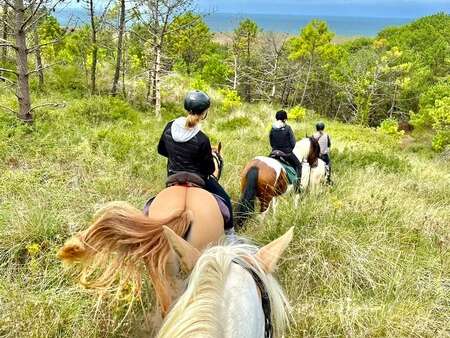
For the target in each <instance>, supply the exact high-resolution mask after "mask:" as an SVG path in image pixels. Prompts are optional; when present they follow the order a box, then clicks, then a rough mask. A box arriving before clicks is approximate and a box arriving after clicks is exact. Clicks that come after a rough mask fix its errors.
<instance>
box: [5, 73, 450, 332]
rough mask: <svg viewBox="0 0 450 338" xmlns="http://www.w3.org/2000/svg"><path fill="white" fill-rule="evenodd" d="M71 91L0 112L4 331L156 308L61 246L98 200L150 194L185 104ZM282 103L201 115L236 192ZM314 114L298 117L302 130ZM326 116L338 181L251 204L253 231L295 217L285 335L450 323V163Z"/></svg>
mask: <svg viewBox="0 0 450 338" xmlns="http://www.w3.org/2000/svg"><path fill="white" fill-rule="evenodd" d="M180 81H181V80H180ZM180 93H181V92H180ZM180 93H178V91H177V92H176V93H175V94H176V95H178V96H180V95H181V94H180ZM214 95H216V94H214ZM217 98H218V99H220V97H219V96H217ZM59 99H62V98H58V100H59ZM63 99H64V100H65V101H66V102H67V107H66V108H64V109H57V110H48V111H47V110H45V111H41V112H39V113H38V115H37V120H36V123H35V125H34V127H32V128H30V127H22V126H17V123H16V121H15V119H14V118H11V117H9V116H8V115H7V114H4V113H1V114H0V121H1V124H0V309H1V310H0V336H5V337H46V336H53V337H99V336H101V337H104V336H111V337H124V336H136V335H137V336H139V334H142V332H147V331H146V330H147V324H143V323H148V316H149V315H150V313H151V310H152V302H153V301H152V299H151V293H150V292H149V291H148V290H147V292H146V293H145V294H144V296H143V300H142V301H141V300H136V301H135V302H134V303H133V305H132V307H131V310H130V312H129V313H128V315H126V314H127V312H128V310H129V308H128V301H129V297H128V296H127V295H122V296H121V297H119V299H111V298H105V299H104V300H103V301H102V302H101V303H97V298H96V296H95V295H94V294H93V293H92V292H90V291H86V290H83V289H82V288H81V287H79V286H78V285H77V284H76V281H75V280H74V279H73V278H72V277H71V275H70V273H69V272H67V271H66V270H65V269H63V267H62V266H61V264H60V262H59V261H57V260H56V257H55V253H56V250H57V248H58V247H59V246H60V245H61V244H62V243H63V241H64V240H65V239H66V238H67V237H68V236H70V235H71V234H72V233H73V232H75V231H77V230H79V229H83V228H85V227H86V226H88V225H89V222H90V221H91V219H92V216H93V214H94V212H95V210H96V209H97V208H98V207H99V206H100V205H101V204H103V203H105V202H108V201H112V200H125V201H128V202H130V203H132V204H133V205H135V206H137V207H140V206H142V205H143V203H144V202H145V200H146V199H147V198H148V197H149V196H151V195H154V194H156V193H157V192H158V191H159V190H161V189H162V188H163V186H164V175H165V172H166V171H165V160H164V159H163V158H161V157H159V156H158V155H157V154H156V143H157V140H158V137H159V134H160V132H161V130H162V127H163V126H164V123H165V122H166V121H167V120H168V119H169V118H172V117H173V116H176V115H177V114H178V112H180V111H181V110H180V107H179V105H177V104H175V103H168V104H167V105H166V107H165V109H164V116H163V120H164V121H157V120H156V119H155V118H153V116H152V115H151V113H150V112H146V111H141V110H139V109H137V108H134V107H132V106H129V105H128V104H126V103H125V102H123V101H121V100H112V99H108V98H99V97H92V98H76V99H75V98H74V99H72V98H70V96H67V95H66V96H65V97H64V98H63ZM0 100H2V102H4V101H5V100H9V98H5V97H2V98H0ZM275 110H276V107H270V106H268V105H266V104H259V105H243V106H242V107H241V108H239V109H238V110H237V111H235V112H222V111H221V110H220V104H217V103H216V106H215V107H214V108H213V109H212V111H211V114H210V117H209V119H208V120H207V121H206V123H205V124H204V126H203V128H204V129H205V131H206V132H207V133H208V134H209V135H210V136H211V139H212V141H213V143H215V142H218V141H222V143H223V146H224V150H223V152H224V158H225V172H224V176H223V178H222V184H223V185H224V186H225V187H226V189H227V190H228V191H229V192H230V194H231V196H232V199H233V200H234V201H236V202H237V201H238V199H239V173H240V171H241V170H242V168H243V166H244V165H245V163H246V162H247V161H249V160H250V159H251V158H252V157H254V156H256V155H264V154H267V153H268V151H269V146H268V137H267V133H268V127H269V126H270V123H271V120H270V117H271V115H272V114H273V113H274V111H275ZM317 118H318V117H316V116H314V115H311V114H309V115H308V116H307V119H306V121H304V122H301V123H300V122H299V123H297V122H293V123H292V126H293V129H294V131H295V133H296V135H297V137H298V138H300V137H303V136H305V134H311V133H312V132H313V126H314V122H315V121H316V119H317ZM326 124H327V130H328V131H329V133H330V134H331V137H332V142H333V153H332V159H333V176H334V177H333V181H334V182H335V184H334V186H333V187H332V188H328V187H324V188H323V190H322V191H321V192H320V193H318V194H314V195H312V194H306V195H303V196H302V199H301V202H300V204H299V206H298V208H297V209H294V206H293V203H292V201H291V199H290V198H289V196H287V197H285V198H283V199H282V201H281V203H280V206H279V208H278V211H277V214H276V215H268V218H267V219H266V221H265V222H264V223H260V222H259V219H258V218H257V217H254V218H253V219H252V220H251V221H250V222H249V224H248V226H247V228H246V230H245V231H244V234H245V235H246V236H248V237H250V238H254V239H255V241H257V242H258V243H261V244H263V243H267V242H268V241H270V240H272V239H274V238H276V237H277V236H279V235H280V234H282V233H283V232H284V231H285V230H287V229H288V228H289V227H290V226H292V225H294V226H295V240H294V241H293V243H292V245H291V246H290V248H289V251H288V253H287V254H286V256H285V259H284V262H283V264H282V265H281V267H280V271H279V277H280V279H281V282H282V284H283V286H284V288H285V289H286V292H287V294H288V296H289V299H290V300H291V302H292V304H293V307H294V311H293V323H292V329H291V331H290V333H288V336H289V337H299V336H305V337H312V336H319V337H329V336H361V337H362V336H364V337H367V336H370V337H384V336H391V337H401V336H402V337H414V336H416V337H419V336H420V337H422V336H428V337H429V336H436V337H440V336H442V337H444V336H447V335H448V334H449V333H450V332H449V331H450V324H449V323H450V310H449V309H450V303H449V299H450V257H449V256H450V255H449V251H450V250H449V249H450V230H449V224H450V212H449V209H448V206H449V204H450V183H449V182H450V176H449V175H450V165H449V163H448V162H446V161H443V160H442V159H440V158H439V157H438V156H437V155H434V154H433V153H432V152H430V151H429V150H428V149H427V148H426V147H425V146H422V145H421V144H420V143H417V146H416V147H409V148H407V149H405V150H401V146H400V145H399V140H398V139H395V138H392V137H389V136H386V135H383V134H381V133H378V132H376V131H374V130H371V129H366V128H360V127H357V126H351V125H345V124H342V123H338V122H333V121H326Z"/></svg>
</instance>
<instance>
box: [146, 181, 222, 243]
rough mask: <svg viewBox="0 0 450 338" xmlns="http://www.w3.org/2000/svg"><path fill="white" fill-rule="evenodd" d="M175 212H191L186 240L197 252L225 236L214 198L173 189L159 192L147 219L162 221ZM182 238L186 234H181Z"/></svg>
mask: <svg viewBox="0 0 450 338" xmlns="http://www.w3.org/2000/svg"><path fill="white" fill-rule="evenodd" d="M174 210H189V211H190V212H192V224H191V226H190V230H189V233H188V236H187V240H188V241H189V242H190V243H191V244H192V245H194V246H195V247H196V248H198V249H203V248H205V247H206V246H207V245H208V244H210V243H211V242H217V240H218V239H219V238H220V237H221V236H222V235H223V233H224V230H223V229H224V221H223V217H222V214H221V212H220V209H219V206H218V204H217V201H216V199H215V198H214V196H213V195H212V194H211V193H209V192H208V191H206V190H204V189H201V188H194V187H183V186H173V187H169V188H166V189H164V190H163V191H161V192H160V193H159V194H158V195H157V196H156V198H155V200H154V201H153V203H152V204H151V206H150V209H149V215H152V217H156V218H164V217H167V215H170V214H171V213H173V211H174ZM180 235H181V236H183V237H184V236H185V235H186V234H180Z"/></svg>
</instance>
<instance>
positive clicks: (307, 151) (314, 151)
mask: <svg viewBox="0 0 450 338" xmlns="http://www.w3.org/2000/svg"><path fill="white" fill-rule="evenodd" d="M294 154H295V156H297V158H298V160H299V161H300V162H302V161H304V160H306V161H308V163H309V165H310V166H314V165H315V164H316V162H317V159H318V158H319V155H320V146H319V142H317V140H316V139H315V138H314V137H313V136H310V137H305V138H304V139H302V140H300V141H298V142H297V144H296V145H295V148H294Z"/></svg>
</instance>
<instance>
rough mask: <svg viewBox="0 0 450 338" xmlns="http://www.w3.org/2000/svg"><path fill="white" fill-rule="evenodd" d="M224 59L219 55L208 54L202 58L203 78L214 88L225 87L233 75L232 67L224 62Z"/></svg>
mask: <svg viewBox="0 0 450 338" xmlns="http://www.w3.org/2000/svg"><path fill="white" fill-rule="evenodd" d="M224 58H225V56H224V55H221V54H217V53H214V54H210V55H208V54H206V55H204V56H202V58H201V62H202V63H203V67H202V70H201V76H202V78H203V79H204V80H205V81H207V82H208V83H210V84H211V85H212V86H221V85H224V84H225V83H226V81H227V79H228V78H229V77H230V76H231V75H232V73H233V70H232V69H231V67H230V66H229V65H227V64H226V63H225V62H223V60H224Z"/></svg>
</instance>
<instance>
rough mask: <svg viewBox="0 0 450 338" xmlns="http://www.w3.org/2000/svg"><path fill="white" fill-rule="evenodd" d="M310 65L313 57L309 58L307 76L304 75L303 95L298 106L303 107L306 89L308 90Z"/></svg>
mask: <svg viewBox="0 0 450 338" xmlns="http://www.w3.org/2000/svg"><path fill="white" fill-rule="evenodd" d="M312 65H313V56H311V58H310V59H309V66H308V74H306V81H305V87H304V88H303V94H302V99H301V100H300V106H302V105H303V101H304V100H305V95H306V89H307V88H308V83H309V77H310V76H311V70H312Z"/></svg>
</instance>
